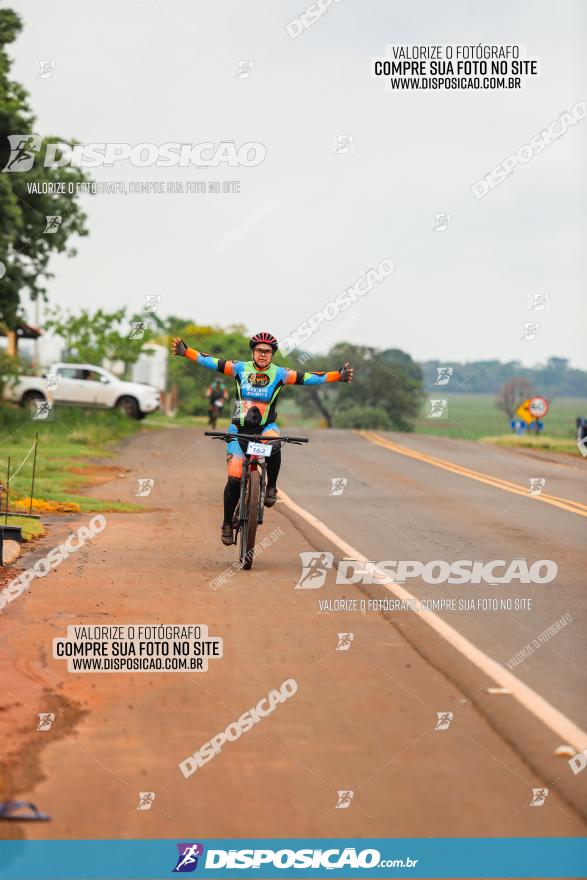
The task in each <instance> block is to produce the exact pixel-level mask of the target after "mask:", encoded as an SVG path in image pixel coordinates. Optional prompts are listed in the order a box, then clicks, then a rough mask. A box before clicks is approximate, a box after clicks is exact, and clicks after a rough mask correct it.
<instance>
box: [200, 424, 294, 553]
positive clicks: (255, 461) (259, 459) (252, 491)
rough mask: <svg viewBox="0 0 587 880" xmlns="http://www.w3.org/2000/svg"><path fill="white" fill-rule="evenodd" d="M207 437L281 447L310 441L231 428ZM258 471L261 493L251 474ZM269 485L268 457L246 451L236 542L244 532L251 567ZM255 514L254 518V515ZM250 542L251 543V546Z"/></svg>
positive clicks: (243, 542) (243, 545) (243, 548)
mask: <svg viewBox="0 0 587 880" xmlns="http://www.w3.org/2000/svg"><path fill="white" fill-rule="evenodd" d="M204 434H205V436H206V437H213V438H214V439H216V440H224V441H225V442H227V443H229V442H231V441H233V440H254V441H256V442H257V443H266V444H270V445H271V446H272V447H273V448H276V447H277V448H279V449H280V448H281V447H282V446H283V445H284V444H285V443H296V444H301V443H307V442H308V440H307V438H306V437H283V436H277V437H264V436H263V435H262V434H238V433H237V434H230V433H228V432H227V431H205V432H204ZM253 473H258V476H259V486H258V488H259V492H258V498H256V496H257V485H256V481H255V484H254V486H253V485H251V474H253ZM266 488H267V460H266V456H264V455H256V454H254V453H252V454H249V453H247V452H245V453H244V461H243V470H242V477H241V486H240V495H239V500H238V505H237V507H236V509H235V511H234V516H233V521H232V525H233V529H234V535H233V544H236V543H237V542H238V536H239V533H240V532H242V538H241V550H240V553H241V561H243V567H244V568H245V569H250V568H251V566H252V557H253V554H254V552H255V532H256V528H257V526H258V525H261V524H262V523H263V515H264V511H265V493H266ZM251 495H252V496H253V498H255V501H256V506H257V509H256V510H255V511H252V510H247V500H249V501H250V499H251ZM253 516H254V517H255V519H254V520H253V519H252V517H253ZM249 542H250V547H249V546H247V545H248V543H249Z"/></svg>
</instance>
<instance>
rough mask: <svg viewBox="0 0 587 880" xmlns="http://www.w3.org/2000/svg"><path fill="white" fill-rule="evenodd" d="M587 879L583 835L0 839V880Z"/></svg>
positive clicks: (586, 853) (585, 846)
mask: <svg viewBox="0 0 587 880" xmlns="http://www.w3.org/2000/svg"><path fill="white" fill-rule="evenodd" d="M178 874H192V875H193V877H194V878H197V877H218V878H220V880H223V878H228V877H230V878H233V880H234V878H235V877H241V876H242V877H250V876H254V877H259V878H281V877H283V878H289V877H299V878H306V877H307V878H312V877H336V878H341V877H363V878H369V877H377V878H379V880H386V878H391V877H412V878H423V877H450V878H453V880H456V878H460V877H467V878H477V877H478V878H483V877H502V878H510V877H511V878H513V877H529V878H538V877H552V878H558V877H586V876H587V838H584V837H547V838H530V837H526V838H520V837H516V838H507V837H506V838H503V837H502V838H432V839H430V838H426V839H422V838H401V839H393V838H355V839H348V838H347V839H338V838H333V839H327V840H320V839H306V838H305V839H291V838H279V839H273V838H271V839H239V840H235V839H231V838H229V839H226V840H220V839H219V840H199V839H197V838H194V839H190V838H183V839H178V840H53V841H45V840H27V841H12V840H11V841H0V880H40V878H42V880H134V878H137V880H149V878H165V877H174V876H177V875H178Z"/></svg>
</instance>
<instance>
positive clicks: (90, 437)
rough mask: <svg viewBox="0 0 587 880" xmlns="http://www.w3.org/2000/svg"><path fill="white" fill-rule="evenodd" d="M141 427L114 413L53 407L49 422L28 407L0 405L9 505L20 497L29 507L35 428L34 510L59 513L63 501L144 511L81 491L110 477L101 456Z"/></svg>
mask: <svg viewBox="0 0 587 880" xmlns="http://www.w3.org/2000/svg"><path fill="white" fill-rule="evenodd" d="M139 429H140V423H139V422H136V421H134V420H133V419H129V418H128V417H127V416H124V415H122V414H121V413H119V412H117V411H114V412H113V411H107V410H85V409H78V408H77V407H56V409H55V417H54V420H53V421H51V422H38V421H32V420H31V418H30V414H29V412H28V410H26V409H17V408H14V407H10V406H6V405H5V406H0V481H1V482H2V483H3V484H4V485H5V483H6V470H7V465H8V458H9V457H10V470H11V474H12V476H11V480H10V500H11V508H12V505H13V504H14V503H15V502H16V504H17V506H18V502H19V500H20V501H21V503H23V508H24V509H26V510H28V503H27V499H28V498H29V497H30V488H31V475H32V465H33V454H32V453H31V452H30V450H31V446H32V444H33V442H34V439H35V434H36V433H37V432H38V434H39V445H38V451H37V468H36V478H35V490H34V502H35V503H34V505H33V510H38V511H39V512H43V511H44V512H49V513H51V512H59V510H60V506H61V505H68V506H69V509H70V510H74V511H75V510H81V511H87V512H92V511H97V512H99V511H121V512H130V511H135V510H137V511H138V510H142V508H141V507H140V506H139V505H135V504H126V503H122V502H116V501H112V502H109V501H103V500H100V499H97V498H90V497H86V496H85V495H81V494H79V493H80V491H82V490H83V489H84V488H86V487H89V486H91V485H95V484H96V483H97V482H103V481H104V478H105V476H108V475H110V476H111V475H112V474H111V473H110V474H108V473H107V472H108V471H110V472H111V471H112V468H110V467H108V466H107V465H105V464H102V463H101V460H105V459H107V458H108V457H109V456H110V455H111V454H112V451H113V447H114V445H115V443H117V442H120V440H123V439H124V438H125V437H129V436H131V435H132V434H134V433H136V431H138V430H139ZM27 456H28V457H27ZM36 502H38V504H37V503H36ZM61 509H63V508H61Z"/></svg>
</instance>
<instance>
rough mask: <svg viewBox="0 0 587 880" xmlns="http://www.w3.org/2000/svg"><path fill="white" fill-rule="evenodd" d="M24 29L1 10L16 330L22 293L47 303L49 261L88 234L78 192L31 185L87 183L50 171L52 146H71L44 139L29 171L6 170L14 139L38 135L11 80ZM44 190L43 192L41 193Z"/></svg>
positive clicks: (10, 302)
mask: <svg viewBox="0 0 587 880" xmlns="http://www.w3.org/2000/svg"><path fill="white" fill-rule="evenodd" d="M21 29H22V23H21V20H20V18H19V16H18V15H17V14H16V13H15V12H13V11H12V10H11V9H2V10H0V168H2V169H4V170H3V171H1V172H0V264H1V265H0V276H2V277H0V322H2V323H4V324H5V325H6V326H7V327H9V328H13V327H14V325H15V323H16V321H17V320H18V316H19V306H20V303H21V297H22V293H23V291H28V293H29V294H30V296H31V298H32V299H33V300H35V299H36V298H37V297H39V296H41V297H43V298H45V299H46V295H47V290H46V286H45V285H46V282H47V280H48V279H49V278H51V277H53V276H52V273H51V272H50V271H49V259H50V256H51V254H53V253H63V252H65V253H67V255H68V256H74V255H75V250H74V249H73V248H71V247H68V242H69V240H70V238H71V236H72V235H73V234H77V235H80V236H83V235H87V229H86V226H85V221H86V215H85V214H84V212H83V211H82V210H81V209H80V207H79V204H78V195H77V193H76V192H75V190H74V193H73V194H69V193H67V192H66V193H57V194H54V193H50V192H44V193H43V192H31V191H30V189H31V187H30V184H39V185H42V184H49V183H56V182H62V183H65V184H66V190H67V184H69V183H72V184H73V185H74V187H75V184H76V183H78V182H82V181H85V180H87V179H88V178H87V177H86V175H85V174H84V173H83V172H82V171H81V170H79V169H76V168H70V167H68V168H65V167H64V168H45V167H44V159H45V153H46V149H47V144H48V142H49V141H59V142H61V143H68V144H70V145H72V144H73V143H74V142H73V141H71V140H66V139H64V138H60V137H53V136H47V137H44V138H42V139H41V143H40V145H39V149H38V151H36V152H35V161H34V164H33V167H32V168H31V169H30V170H29V171H7V170H6V166H7V164H8V163H9V160H10V157H11V152H10V150H11V145H10V142H9V140H8V138H9V136H11V135H13V136H14V135H18V136H22V138H21V139H22V140H23V141H24V143H23V148H25V149H27V148H28V147H30V146H32V144H31V142H30V141H29V136H32V135H33V134H35V133H36V132H35V127H36V121H35V117H34V115H33V112H32V110H31V108H30V106H29V96H28V93H27V92H26V90H25V89H24V88H23V87H22V86H21V85H20V84H19V83H17V82H15V81H13V80H12V79H11V78H10V59H9V57H8V54H7V51H6V47H7V46H9V45H10V44H11V43H13V42H14V40H15V39H16V38H17V36H18V34H19V33H20V31H21ZM42 188H43V187H42V186H39V187H38V189H40V190H41V189H42ZM49 216H53V217H55V216H56V217H60V218H61V222H60V224H59V225H58V227H57V228H56V231H55V232H52V233H46V232H45V229H46V227H47V222H48V221H47V217H49Z"/></svg>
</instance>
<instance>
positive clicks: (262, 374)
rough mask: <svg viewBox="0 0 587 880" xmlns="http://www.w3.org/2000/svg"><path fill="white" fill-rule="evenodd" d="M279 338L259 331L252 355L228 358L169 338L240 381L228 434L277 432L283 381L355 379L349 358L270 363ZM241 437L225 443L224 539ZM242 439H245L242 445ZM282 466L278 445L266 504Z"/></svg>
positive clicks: (183, 352) (177, 348) (175, 349)
mask: <svg viewBox="0 0 587 880" xmlns="http://www.w3.org/2000/svg"><path fill="white" fill-rule="evenodd" d="M277 344H278V343H277V339H276V338H275V336H273V335H272V334H271V333H266V332H261V333H256V334H255V335H254V336H252V337H251V339H250V340H249V348H250V349H251V351H252V353H253V359H252V360H251V361H228V360H224V359H223V358H216V357H212V355H209V354H202V353H201V352H199V351H196V350H195V349H194V348H188V346H187V345H186V344H185V342H183V341H182V340H181V339H179V337H177V336H176V337H175V338H174V340H173V342H172V343H171V351H172V353H173V354H176V355H180V356H182V357H187V358H188V359H189V360H190V361H194V362H195V363H197V364H200V366H202V367H206V368H207V369H209V370H217V371H218V372H219V373H223V374H224V375H225V376H233V377H234V380H235V382H236V393H237V400H236V408H235V413H234V416H233V419H232V423H231V425H230V427H229V428H228V433H229V434H237V433H238V431H239V430H240V431H241V432H242V433H252V434H262V435H263V436H264V437H278V436H279V433H280V431H279V425H278V424H277V421H276V419H277V409H276V403H277V397H278V395H279V392H280V391H281V389H282V388H283V386H284V385H322V384H323V383H324V382H351V381H352V378H353V369H352V367H350V366H349V364H348V363H346V364H343V366H342V367H341V368H340V370H332V371H330V372H327V373H306V372H303V371H302V372H299V371H297V370H290V369H288V368H287V367H278V366H277V365H276V364H274V363H272V361H273V356H274V354H275V352H276V351H277ZM245 442H246V441H239V440H237V439H235V440H231V441H230V442H229V443H228V444H227V449H226V452H227V464H228V480H227V482H226V486H225V487H224V522H223V524H222V534H221V537H222V543H223V544H227V545H230V544H232V542H233V533H232V517H233V514H234V511H235V508H236V505H237V503H238V499H239V494H240V481H241V477H242V472H243V461H244V458H245V454H244V449H245V448H246V447H245V446H244V443H245ZM241 444H243V445H241ZM280 467H281V451H279V450H276V451H275V452H274V453H273V454H272V455H270V456H269V458H268V459H267V491H266V494H265V506H266V507H273V505H274V504H275V502H276V501H277V476H278V474H279V468H280Z"/></svg>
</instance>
